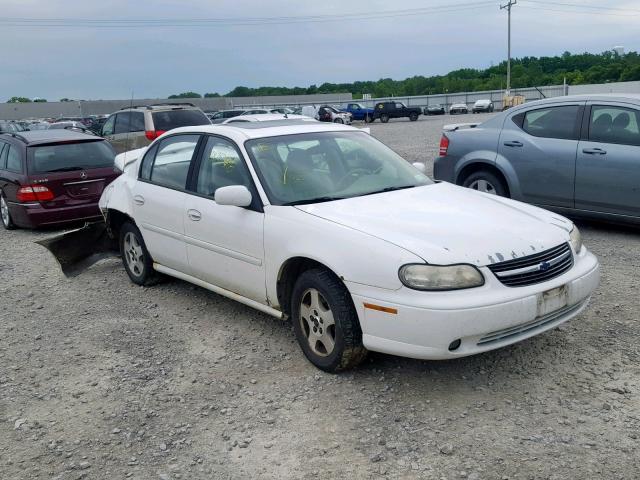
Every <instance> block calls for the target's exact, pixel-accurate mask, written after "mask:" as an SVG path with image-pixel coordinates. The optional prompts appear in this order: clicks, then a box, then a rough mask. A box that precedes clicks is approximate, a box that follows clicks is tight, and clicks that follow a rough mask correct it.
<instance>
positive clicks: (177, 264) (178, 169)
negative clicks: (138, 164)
mask: <svg viewBox="0 0 640 480" xmlns="http://www.w3.org/2000/svg"><path fill="white" fill-rule="evenodd" d="M199 140H200V135H198V134H188V135H187V134H185V135H171V136H168V137H166V138H164V139H162V140H161V141H160V142H159V143H158V144H157V145H154V147H153V148H151V149H150V150H149V151H148V152H147V153H146V154H145V156H144V158H143V160H142V168H141V169H140V174H139V178H138V181H137V182H136V183H135V186H134V187H133V189H132V197H133V213H134V220H135V221H136V224H137V225H138V228H140V231H141V232H142V236H143V238H144V241H145V243H146V245H147V249H148V250H149V253H150V254H151V256H152V257H153V259H154V261H156V262H158V263H160V264H162V265H164V266H166V267H169V268H172V269H174V270H177V271H179V272H182V273H187V274H190V269H189V263H188V261H187V251H186V248H185V244H184V209H185V200H186V193H185V192H186V187H187V182H188V179H189V176H190V175H191V164H192V160H193V158H194V157H195V153H196V151H197V148H198V142H199Z"/></svg>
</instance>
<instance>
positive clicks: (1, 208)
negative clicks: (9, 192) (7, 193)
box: [0, 195, 11, 227]
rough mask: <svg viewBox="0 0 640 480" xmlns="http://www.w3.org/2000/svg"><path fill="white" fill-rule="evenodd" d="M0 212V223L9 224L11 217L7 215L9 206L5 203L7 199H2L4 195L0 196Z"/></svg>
mask: <svg viewBox="0 0 640 480" xmlns="http://www.w3.org/2000/svg"><path fill="white" fill-rule="evenodd" d="M0 214H1V215H2V223H3V224H4V226H5V227H7V226H9V224H10V223H11V218H10V217H9V206H8V205H7V201H6V200H5V199H4V195H3V196H1V197H0Z"/></svg>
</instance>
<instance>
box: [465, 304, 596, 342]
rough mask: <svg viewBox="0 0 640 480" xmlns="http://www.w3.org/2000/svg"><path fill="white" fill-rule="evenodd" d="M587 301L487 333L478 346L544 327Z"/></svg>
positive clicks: (562, 317)
mask: <svg viewBox="0 0 640 480" xmlns="http://www.w3.org/2000/svg"><path fill="white" fill-rule="evenodd" d="M588 301H589V300H584V301H582V302H580V303H578V304H576V305H571V306H568V307H564V308H561V309H560V310H556V311H555V312H551V313H548V314H547V315H544V316H542V317H538V318H536V319H535V320H533V321H531V322H528V323H524V324H522V325H516V326H515V327H510V328H505V329H502V330H498V331H495V332H491V333H488V334H486V335H485V336H484V337H482V338H481V339H480V340H479V341H478V346H480V345H489V344H492V343H498V342H501V341H503V340H507V339H509V338H512V337H516V336H519V335H524V334H526V333H528V332H531V331H533V330H541V329H543V328H544V327H546V326H548V325H550V324H552V323H554V322H557V321H560V320H563V319H564V318H565V317H567V316H568V315H571V314H572V313H574V312H577V311H578V310H580V309H581V308H582V307H583V306H584V305H585V304H586V303H587V302H588Z"/></svg>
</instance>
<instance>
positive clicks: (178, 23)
mask: <svg viewBox="0 0 640 480" xmlns="http://www.w3.org/2000/svg"><path fill="white" fill-rule="evenodd" d="M495 4H496V1H495V0H493V1H487V0H485V1H479V2H478V1H476V2H466V3H458V4H447V5H439V6H433V7H428V8H427V7H424V8H413V9H403V10H386V11H380V12H368V13H367V12H365V13H347V14H328V15H303V16H288V17H283V16H281V17H235V18H184V19H175V18H161V19H142V18H141V19H91V18H27V17H5V18H2V19H0V25H2V26H33V27H36V26H37V27H91V28H94V27H95V28H100V27H102V28H114V27H118V28H133V27H135V28H140V27H200V26H206V27H218V26H256V25H289V24H296V23H320V22H335V21H356V20H374V19H385V18H394V17H406V16H415V15H431V14H438V13H450V12H459V11H466V10H471V9H477V8H482V7H486V6H489V5H495Z"/></svg>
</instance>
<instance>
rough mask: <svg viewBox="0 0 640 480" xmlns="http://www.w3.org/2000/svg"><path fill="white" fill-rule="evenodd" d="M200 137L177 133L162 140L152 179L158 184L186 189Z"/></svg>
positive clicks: (152, 171) (154, 163)
mask: <svg viewBox="0 0 640 480" xmlns="http://www.w3.org/2000/svg"><path fill="white" fill-rule="evenodd" d="M199 139H200V136H199V135H175V136H173V137H169V138H167V139H165V140H163V141H162V142H160V146H159V147H158V153H156V156H155V160H154V162H153V166H152V167H151V177H150V180H151V181H152V182H153V183H157V184H158V185H162V186H165V187H169V188H176V189H179V190H184V189H185V188H186V187H187V177H188V175H189V166H190V165H191V159H192V158H193V153H194V152H195V150H196V146H197V145H198V140H199Z"/></svg>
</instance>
